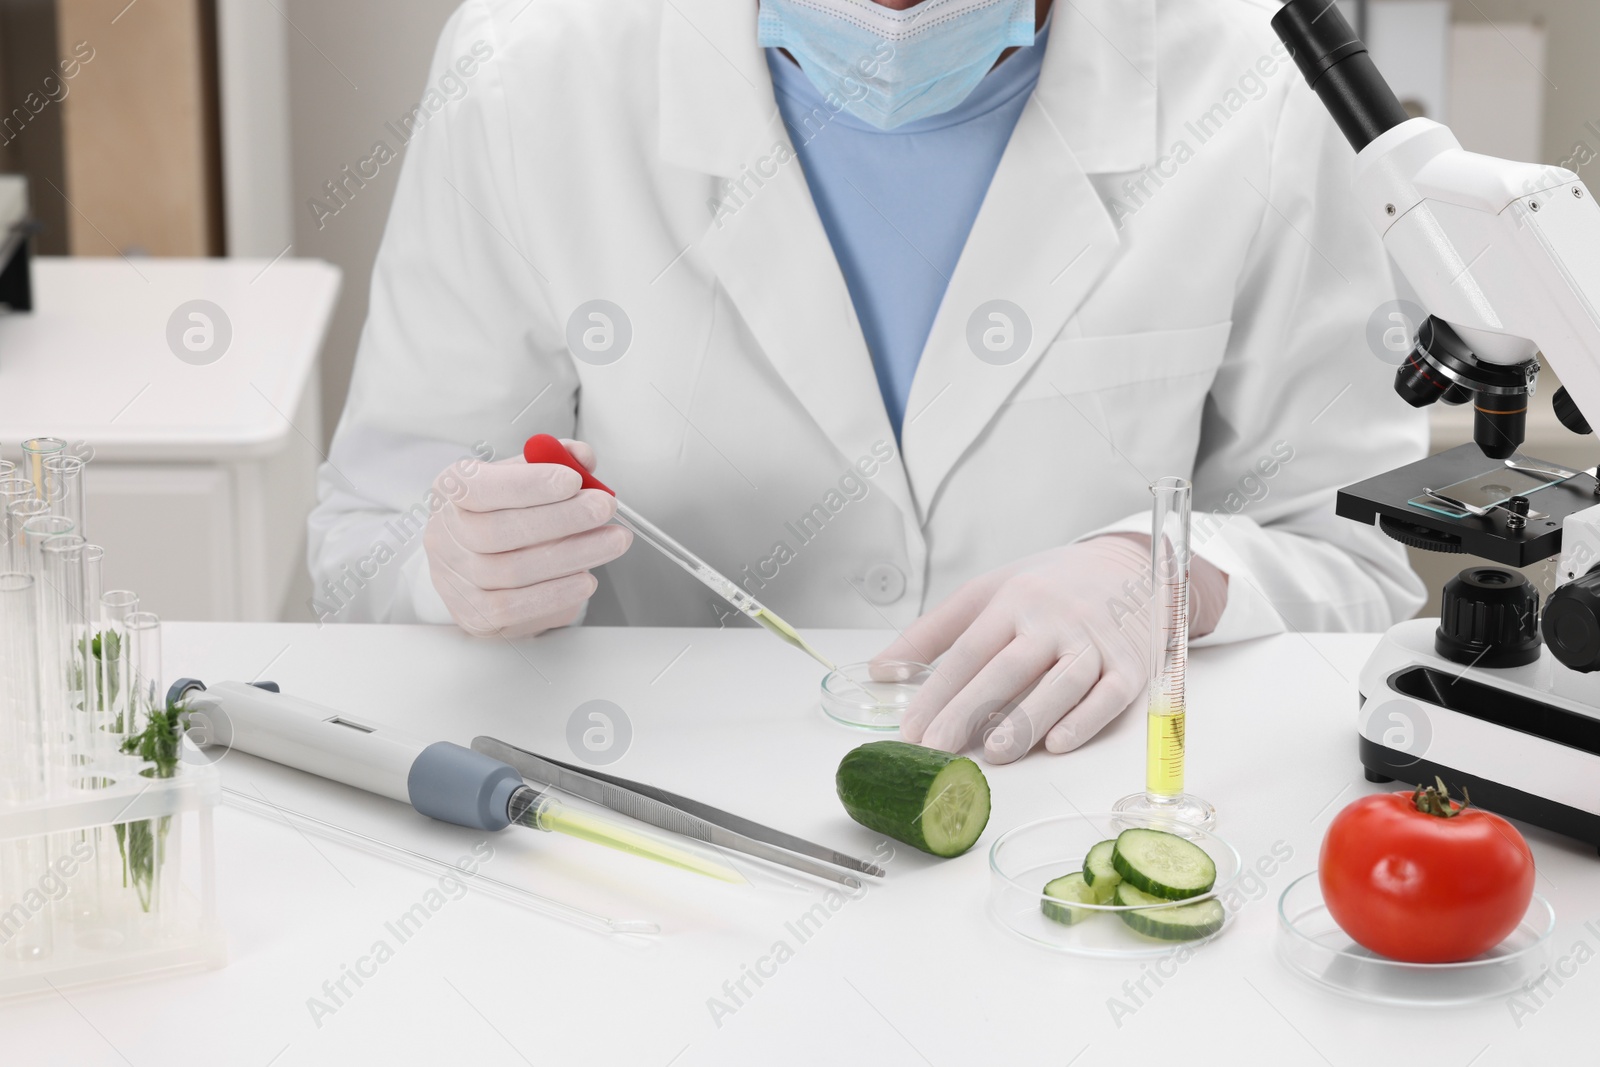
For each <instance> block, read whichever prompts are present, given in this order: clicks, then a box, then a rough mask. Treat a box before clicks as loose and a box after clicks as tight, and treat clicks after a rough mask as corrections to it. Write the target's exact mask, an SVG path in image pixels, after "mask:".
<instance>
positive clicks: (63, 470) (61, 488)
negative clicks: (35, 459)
mask: <svg viewBox="0 0 1600 1067" xmlns="http://www.w3.org/2000/svg"><path fill="white" fill-rule="evenodd" d="M83 467H84V464H83V460H81V459H79V458H78V457H77V456H49V457H47V458H46V459H45V461H44V499H45V501H46V502H47V503H48V504H49V505H50V514H52V515H62V516H65V517H66V518H69V519H71V520H72V528H73V531H74V532H75V533H77V534H79V535H80V536H82V535H83V532H84V526H83Z"/></svg>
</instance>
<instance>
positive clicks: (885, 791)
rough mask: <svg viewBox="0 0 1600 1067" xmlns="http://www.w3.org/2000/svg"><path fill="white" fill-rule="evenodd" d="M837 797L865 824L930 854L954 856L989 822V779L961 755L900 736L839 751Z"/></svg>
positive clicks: (852, 814)
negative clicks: (917, 743) (841, 757)
mask: <svg viewBox="0 0 1600 1067" xmlns="http://www.w3.org/2000/svg"><path fill="white" fill-rule="evenodd" d="M834 785H835V786H836V788H837V789H838V791H839V801H840V803H842V804H843V805H844V810H845V811H846V812H848V813H849V814H850V817H851V818H852V819H854V820H855V821H856V822H858V823H860V824H861V825H862V826H865V827H867V828H868V829H869V830H876V831H878V833H880V834H888V835H889V836H890V837H892V838H894V839H895V840H896V841H904V842H905V843H906V844H908V845H910V846H911V847H912V848H918V849H921V850H922V851H924V852H927V853H931V854H932V855H935V856H945V857H949V856H959V855H961V854H962V853H963V852H965V851H966V850H967V849H969V848H971V847H972V846H973V843H974V842H976V841H977V840H978V837H979V835H981V834H982V833H983V828H984V827H985V826H987V825H988V823H989V783H988V781H987V780H985V778H984V777H983V771H981V770H979V769H978V765H977V764H976V763H973V762H972V761H971V760H969V759H967V758H966V757H965V756H957V755H955V754H953V753H950V752H940V751H938V750H937V749H932V748H923V747H922V746H921V745H912V744H907V743H906V742H904V741H873V742H870V743H868V744H865V745H862V746H861V747H860V748H857V749H855V750H854V751H852V752H848V753H846V754H845V757H844V759H843V760H841V761H840V763H839V771H838V773H837V774H836V775H835V776H834Z"/></svg>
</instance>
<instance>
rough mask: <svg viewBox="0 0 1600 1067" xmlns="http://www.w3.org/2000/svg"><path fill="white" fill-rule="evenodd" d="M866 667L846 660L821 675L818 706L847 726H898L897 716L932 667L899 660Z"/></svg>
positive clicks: (880, 728) (889, 727)
mask: <svg viewBox="0 0 1600 1067" xmlns="http://www.w3.org/2000/svg"><path fill="white" fill-rule="evenodd" d="M870 668H871V664H867V663H847V664H845V665H844V666H843V667H840V668H838V669H837V670H833V671H829V672H828V674H826V675H825V676H823V679H822V710H823V711H825V712H827V713H828V717H829V718H830V719H833V720H834V721H835V722H842V723H844V724H845V725H847V726H858V727H861V728H862V729H865V730H894V729H898V728H899V726H900V716H901V715H902V714H903V713H904V712H905V710H906V707H907V705H909V704H910V703H911V698H912V697H914V696H916V695H917V690H919V689H921V688H922V683H923V682H925V681H927V679H928V675H930V674H932V673H933V668H932V667H930V666H928V665H927V664H926V663H909V662H903V661H900V660H887V661H885V662H883V663H880V664H878V665H877V669H876V670H875V671H874V670H872V669H870ZM874 674H876V675H877V677H874Z"/></svg>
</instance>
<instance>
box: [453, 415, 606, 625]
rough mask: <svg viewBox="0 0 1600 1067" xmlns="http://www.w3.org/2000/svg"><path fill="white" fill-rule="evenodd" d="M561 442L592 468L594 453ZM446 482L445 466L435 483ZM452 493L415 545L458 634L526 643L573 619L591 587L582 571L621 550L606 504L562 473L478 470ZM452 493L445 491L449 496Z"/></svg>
mask: <svg viewBox="0 0 1600 1067" xmlns="http://www.w3.org/2000/svg"><path fill="white" fill-rule="evenodd" d="M563 444H564V445H565V446H566V448H567V449H568V450H570V452H571V455H572V456H573V457H574V458H575V459H576V460H577V461H579V462H581V463H582V464H583V466H584V467H585V468H587V469H589V470H593V469H594V466H595V456H594V450H593V449H591V448H590V447H589V446H588V445H586V444H584V443H583V442H581V441H565V442H563ZM447 477H449V478H452V479H454V478H455V468H453V467H452V468H450V469H449V470H447V471H445V472H444V473H443V474H441V475H440V476H439V479H440V481H441V482H442V481H443V480H444V479H445V478H447ZM465 485H466V488H465V490H464V491H463V490H462V488H461V485H460V483H459V482H456V483H455V484H453V485H452V486H443V485H440V484H438V483H436V484H435V486H434V489H435V491H436V492H438V494H439V495H440V497H441V498H443V499H445V500H447V501H448V503H447V504H446V505H445V506H444V507H442V508H440V509H439V510H438V511H437V512H435V513H434V514H433V515H432V516H431V517H430V518H429V520H428V525H427V529H426V531H425V532H424V534H423V545H424V547H425V549H426V551H427V553H428V564H429V573H430V575H431V577H432V579H433V585H434V588H435V589H437V590H438V591H439V595H440V596H441V597H443V598H444V602H445V606H446V607H448V608H449V609H450V615H451V617H452V618H454V619H455V621H456V623H457V624H458V625H459V626H460V627H461V628H462V629H463V630H466V631H467V632H468V633H471V634H477V635H480V636H487V635H490V634H500V635H503V636H506V637H529V636H532V635H534V634H537V633H542V632H543V631H545V630H548V629H551V628H553V627H557V626H566V625H568V624H570V623H572V622H573V621H574V620H576V619H577V618H578V616H579V614H580V613H581V612H582V611H583V606H584V604H585V603H586V602H587V601H588V599H589V597H590V596H591V595H593V593H594V591H595V587H596V585H597V582H596V580H595V578H594V576H593V575H592V574H590V573H589V571H590V569H591V568H594V567H598V566H600V565H601V564H603V563H609V562H611V561H612V560H614V559H616V558H617V557H618V556H620V555H622V554H623V553H624V552H626V551H627V550H628V546H629V545H631V544H632V543H633V534H632V533H630V532H629V531H628V530H626V529H624V528H623V527H621V526H617V525H614V524H612V523H611V519H612V517H613V516H614V515H615V513H616V498H615V497H613V496H612V495H611V494H610V493H607V492H603V491H601V490H599V489H585V488H583V477H582V476H581V475H580V474H579V473H578V472H577V471H575V470H572V469H571V468H570V467H568V466H566V465H559V464H554V463H525V462H523V460H522V459H520V458H518V459H513V460H507V461H505V462H503V463H486V464H482V465H480V466H478V467H476V468H475V469H474V471H473V474H472V476H471V477H470V478H467V479H465ZM451 490H453V491H451Z"/></svg>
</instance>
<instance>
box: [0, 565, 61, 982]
mask: <svg viewBox="0 0 1600 1067" xmlns="http://www.w3.org/2000/svg"><path fill="white" fill-rule="evenodd" d="M36 601H37V594H36V593H35V591H34V578H33V576H32V575H29V574H20V573H17V572H15V571H8V572H5V573H3V574H0V795H3V797H4V799H5V800H6V801H7V802H10V803H26V802H28V801H30V800H34V799H37V798H39V797H41V796H43V794H44V792H45V753H44V725H43V722H42V719H41V716H40V708H39V686H38V674H37V667H38V652H37V638H38V632H39V631H38V626H37V625H36V618H35V610H36ZM49 840H50V839H49V837H48V836H45V835H40V836H38V837H31V838H21V839H18V840H14V841H7V842H4V843H0V906H4V907H6V908H9V907H10V906H11V905H12V904H15V903H16V902H18V901H20V900H22V898H23V897H24V896H25V895H26V894H27V893H28V892H29V891H31V890H34V888H35V887H34V883H35V882H36V881H37V879H39V878H40V877H42V876H43V875H45V874H47V873H48V871H49V865H50V845H49ZM54 947H55V916H54V913H53V911H52V909H50V908H49V907H46V908H44V909H43V910H42V911H39V912H37V913H36V914H34V915H33V917H32V918H30V919H29V920H27V922H26V923H25V924H24V925H23V926H22V927H21V928H20V929H18V930H16V931H15V932H14V933H13V934H12V935H11V936H10V938H9V939H8V940H7V941H6V942H5V945H4V952H5V954H6V955H7V956H9V957H10V958H12V959H18V960H38V959H44V958H45V957H47V956H49V955H50V954H51V952H52V951H54Z"/></svg>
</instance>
